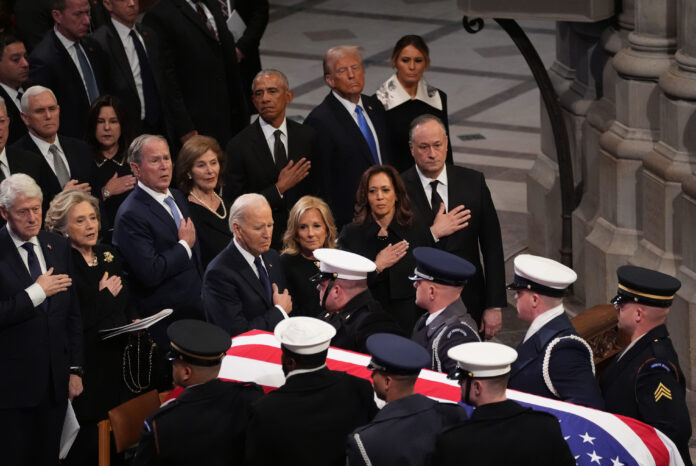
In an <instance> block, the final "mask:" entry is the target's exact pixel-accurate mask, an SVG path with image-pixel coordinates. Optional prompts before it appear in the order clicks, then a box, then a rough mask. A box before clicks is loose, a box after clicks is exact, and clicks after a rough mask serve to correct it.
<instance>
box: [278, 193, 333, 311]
mask: <svg viewBox="0 0 696 466" xmlns="http://www.w3.org/2000/svg"><path fill="white" fill-rule="evenodd" d="M336 236H337V231H336V224H335V223H334V217H333V214H332V213H331V209H330V208H329V206H328V205H327V204H326V202H324V201H322V200H321V199H319V198H318V197H314V196H303V197H301V198H300V199H299V200H298V201H297V202H296V203H295V205H294V206H293V208H292V209H291V210H290V214H289V215H288V228H287V230H285V235H284V236H283V251H282V255H281V256H280V261H281V262H282V264H283V270H284V271H285V275H286V278H287V279H288V289H289V290H290V295H291V296H292V297H293V311H292V315H293V316H298V315H305V316H311V317H315V316H317V315H318V314H319V313H320V312H321V305H320V303H319V291H317V288H316V286H315V285H314V284H313V283H311V282H310V281H309V279H310V277H312V276H313V275H315V274H316V273H317V272H318V271H319V266H318V264H319V263H318V262H317V260H316V259H315V258H314V250H315V249H318V248H335V247H336ZM300 303H301V306H299V305H298V304H300ZM296 306H297V307H296Z"/></svg>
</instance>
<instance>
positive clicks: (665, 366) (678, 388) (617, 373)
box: [601, 325, 691, 464]
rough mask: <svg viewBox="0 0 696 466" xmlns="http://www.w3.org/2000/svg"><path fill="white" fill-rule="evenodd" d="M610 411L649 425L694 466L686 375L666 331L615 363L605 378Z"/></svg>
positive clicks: (603, 384) (644, 339) (661, 328)
mask: <svg viewBox="0 0 696 466" xmlns="http://www.w3.org/2000/svg"><path fill="white" fill-rule="evenodd" d="M601 387H602V394H603V395H604V401H605V403H606V409H607V411H609V412H611V413H615V414H621V415H623V416H629V417H632V418H635V419H638V420H640V421H643V422H645V423H646V424H650V425H651V426H653V427H655V428H656V429H659V430H660V431H661V432H663V433H664V434H666V435H667V436H668V437H669V438H670V439H672V441H673V442H674V443H675V444H676V446H677V448H679V452H680V453H681V456H682V458H683V460H684V463H685V464H691V460H690V457H689V446H688V442H689V438H690V437H691V421H690V419H689V412H688V410H687V407H686V398H685V397H686V390H685V380H684V374H683V373H682V371H681V368H680V367H679V358H678V357H677V353H676V352H675V351H674V347H673V346H672V341H671V340H670V338H669V333H668V332H667V327H665V326H664V325H660V326H658V327H655V328H654V329H652V330H650V331H649V332H648V333H646V334H645V335H643V337H641V338H640V339H639V340H638V341H637V342H636V344H635V345H633V346H632V347H631V348H629V350H628V351H626V352H625V354H623V356H621V358H620V359H618V360H614V362H612V364H611V365H610V366H609V367H608V368H607V370H606V372H605V373H604V374H603V375H602V379H601Z"/></svg>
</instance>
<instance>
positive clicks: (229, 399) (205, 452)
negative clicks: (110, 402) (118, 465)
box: [133, 379, 263, 466]
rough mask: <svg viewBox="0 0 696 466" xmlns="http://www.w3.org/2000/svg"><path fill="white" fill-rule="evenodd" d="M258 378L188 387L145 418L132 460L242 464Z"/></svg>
mask: <svg viewBox="0 0 696 466" xmlns="http://www.w3.org/2000/svg"><path fill="white" fill-rule="evenodd" d="M261 396H263V391H262V390H261V388H260V387H259V386H258V385H256V384H251V383H237V382H225V381H222V380H219V379H216V380H212V381H210V382H207V383H204V384H201V385H196V386H193V387H190V388H187V389H186V390H184V392H183V393H182V394H181V395H180V396H179V397H178V398H177V399H175V400H173V401H171V402H169V403H168V404H166V405H164V406H162V407H161V408H159V409H158V410H157V411H155V412H154V413H153V414H152V415H151V416H150V417H149V418H148V419H146V420H145V426H144V427H143V431H142V434H141V438H140V445H139V446H138V451H137V453H136V455H135V459H134V461H133V465H134V466H140V465H155V464H156V465H181V466H184V465H190V466H198V465H201V464H205V465H206V466H214V465H215V466H218V465H219V466H222V465H235V464H242V461H243V458H244V437H245V435H246V428H247V425H248V423H249V417H250V409H251V403H252V402H253V401H255V400H257V399H259V398H260V397H261Z"/></svg>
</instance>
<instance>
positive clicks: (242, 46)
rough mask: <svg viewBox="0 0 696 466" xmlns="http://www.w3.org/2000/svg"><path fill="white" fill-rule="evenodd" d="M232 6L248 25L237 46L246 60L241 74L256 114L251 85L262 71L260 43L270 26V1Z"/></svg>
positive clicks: (244, 0)
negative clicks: (267, 27)
mask: <svg viewBox="0 0 696 466" xmlns="http://www.w3.org/2000/svg"><path fill="white" fill-rule="evenodd" d="M230 4H231V6H232V9H233V10H237V13H239V16H241V17H242V19H243V20H244V24H246V29H245V30H244V33H243V34H242V37H240V38H239V40H238V41H237V44H236V45H237V48H238V49H239V50H240V51H241V52H242V53H243V54H244V58H242V61H241V62H240V63H239V72H240V74H241V76H242V86H243V89H244V91H245V92H246V96H247V105H248V107H249V110H251V111H252V113H256V109H255V108H254V104H253V103H252V102H251V85H252V83H253V81H254V77H255V76H256V73H258V72H259V71H261V56H260V54H259V43H260V42H261V37H263V33H264V31H266V26H267V25H268V0H231V1H230Z"/></svg>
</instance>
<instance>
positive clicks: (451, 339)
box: [411, 299, 481, 373]
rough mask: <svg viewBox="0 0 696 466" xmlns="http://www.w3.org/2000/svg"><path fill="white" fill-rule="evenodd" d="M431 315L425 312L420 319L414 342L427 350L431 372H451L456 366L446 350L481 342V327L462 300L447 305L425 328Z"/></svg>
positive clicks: (416, 326)
mask: <svg viewBox="0 0 696 466" xmlns="http://www.w3.org/2000/svg"><path fill="white" fill-rule="evenodd" d="M429 315H430V314H428V313H427V312H426V313H425V314H423V315H422V316H421V317H420V319H418V322H416V325H415V327H414V328H413V334H412V335H411V340H413V341H415V342H416V343H418V344H419V345H421V346H422V347H424V348H425V349H427V350H428V352H429V353H430V358H431V359H430V364H431V366H430V368H431V369H432V370H434V371H437V372H446V373H450V372H451V371H452V369H454V368H455V367H456V365H457V363H456V361H454V360H453V359H450V357H449V356H447V351H449V349H450V348H453V347H455V346H457V345H461V344H462V343H469V342H472V341H481V338H480V337H479V334H478V328H477V327H476V323H475V322H474V319H473V318H472V317H471V315H470V314H469V313H468V312H467V310H466V307H465V306H464V303H463V302H462V300H461V299H457V300H456V301H455V302H453V303H452V304H450V305H449V306H447V307H446V308H445V310H444V311H442V313H441V314H440V315H438V316H437V317H435V319H433V321H432V322H430V324H429V325H425V322H426V321H427V320H428V316H429Z"/></svg>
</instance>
